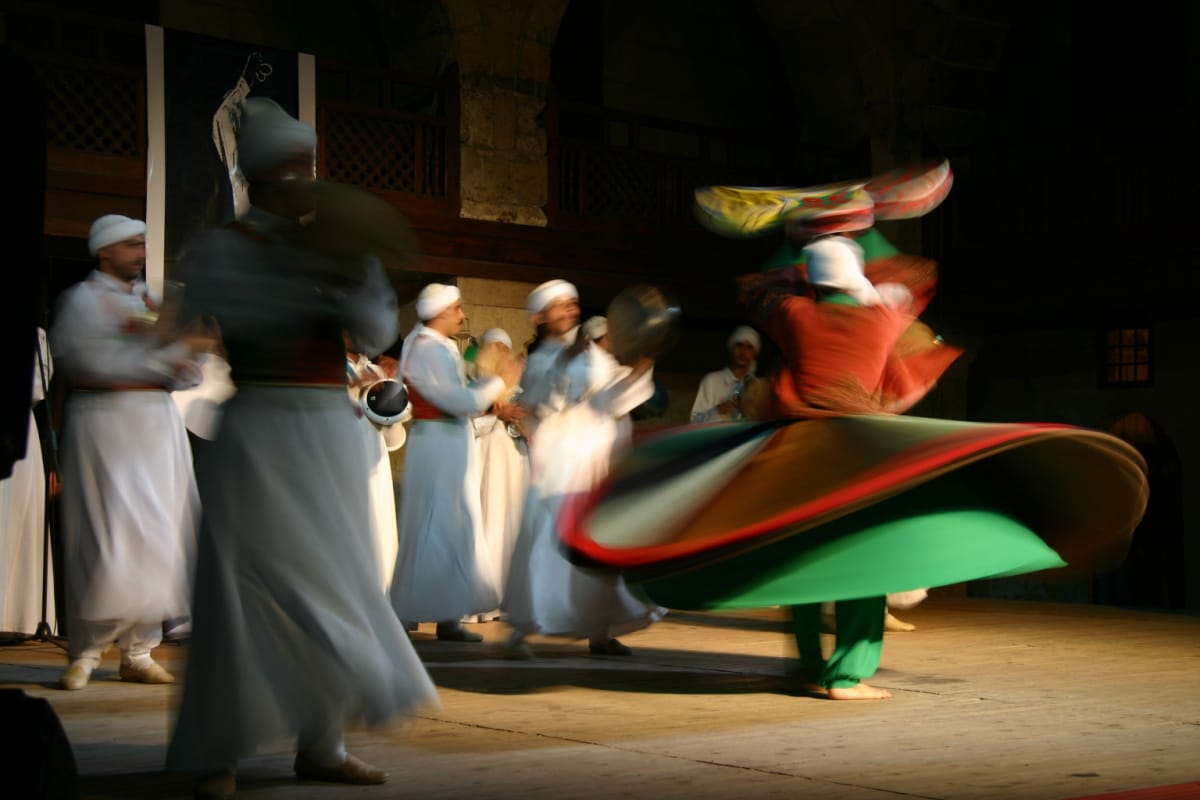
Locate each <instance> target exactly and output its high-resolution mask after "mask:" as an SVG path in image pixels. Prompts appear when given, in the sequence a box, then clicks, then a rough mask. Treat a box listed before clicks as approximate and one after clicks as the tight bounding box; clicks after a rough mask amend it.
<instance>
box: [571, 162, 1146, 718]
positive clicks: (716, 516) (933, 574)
mask: <svg viewBox="0 0 1200 800" xmlns="http://www.w3.org/2000/svg"><path fill="white" fill-rule="evenodd" d="M932 173H933V179H932V181H931V180H930V174H931V171H928V170H927V171H922V170H916V171H913V176H914V177H912V178H911V182H910V183H908V184H906V183H905V182H904V181H901V182H899V183H898V182H896V181H895V180H893V177H894V176H892V175H889V176H883V177H882V178H881V179H876V180H875V181H870V182H864V183H863V184H860V185H856V186H855V185H852V186H850V187H849V188H846V187H845V186H842V187H832V188H831V187H824V188H818V189H816V190H811V191H808V192H806V191H805V190H782V191H777V192H772V191H771V190H745V193H746V196H749V195H750V194H751V193H753V192H754V191H761V192H762V194H764V195H765V196H766V200H763V201H762V202H758V204H757V205H755V202H749V201H747V202H745V203H744V204H743V205H742V206H740V207H739V206H736V204H735V206H734V210H735V211H736V213H734V214H730V215H726V216H724V217H722V216H721V215H720V214H718V215H717V216H716V217H711V219H717V220H718V221H719V224H713V226H712V227H714V228H715V229H719V230H722V231H726V232H727V231H729V230H739V231H750V232H752V233H754V232H760V231H761V230H763V229H764V228H771V227H774V228H776V229H778V228H782V227H784V226H788V227H791V228H793V229H794V230H793V231H789V233H792V232H795V233H798V234H800V235H803V236H805V238H806V239H811V240H812V241H810V243H809V244H807V245H806V246H805V247H804V248H803V256H804V259H803V262H804V263H798V264H791V265H788V266H787V267H786V268H785V269H782V270H778V271H774V272H772V273H768V274H760V275H754V276H747V277H745V278H744V279H743V280H742V281H741V282H740V283H741V289H742V296H743V300H744V301H745V302H746V304H747V306H748V308H749V309H750V312H751V319H752V321H754V322H755V323H756V324H757V326H758V327H759V328H760V329H761V330H763V331H766V332H767V333H768V335H770V336H771V337H772V339H774V340H775V342H776V344H777V345H779V347H780V350H781V351H782V355H783V362H784V363H783V365H782V367H781V368H779V369H778V370H776V371H775V372H774V373H773V374H772V376H771V386H772V388H773V397H772V398H770V399H769V401H768V402H767V403H766V404H765V405H766V406H767V407H768V408H769V409H772V410H770V411H768V412H767V414H768V417H769V418H772V419H774V421H767V422H751V423H730V424H728V425H724V426H694V427H691V428H686V429H682V430H680V431H678V432H673V433H667V434H663V435H660V436H657V437H653V438H650V439H647V440H646V441H645V443H644V444H641V445H639V446H638V447H637V448H635V449H634V450H633V452H632V453H631V454H630V455H629V457H627V458H626V459H624V460H623V461H622V462H621V463H620V464H619V465H617V466H616V467H615V468H614V470H613V473H612V474H611V475H610V477H609V479H608V480H606V481H605V482H604V483H603V484H601V485H600V486H599V487H597V489H596V490H595V491H593V492H592V493H591V494H590V495H587V496H583V497H578V498H573V499H572V501H571V502H569V503H568V504H567V506H566V507H565V508H564V509H563V513H562V516H561V517H560V530H561V533H562V535H563V538H564V541H565V542H566V543H567V545H568V546H569V548H570V550H571V554H572V558H573V559H575V560H576V561H577V562H579V563H586V564H591V565H593V566H604V567H608V568H610V569H614V570H618V569H619V570H622V571H623V574H624V575H625V577H626V580H627V581H629V582H630V583H631V584H635V585H636V586H637V587H638V589H639V590H640V591H641V592H642V593H643V594H644V595H645V596H647V597H650V598H652V599H653V600H655V601H657V602H659V603H662V604H663V605H667V606H669V607H671V608H739V607H741V608H746V607H765V606H774V605H786V606H791V607H792V608H793V616H794V619H795V621H796V640H797V645H798V649H799V651H800V656H801V664H800V672H801V676H802V680H803V681H804V682H805V685H806V687H807V686H808V685H809V684H810V683H811V684H814V685H813V686H812V688H813V689H816V690H820V691H823V692H826V693H827V694H826V696H828V697H830V698H833V699H876V698H884V697H887V696H889V693H888V692H887V691H886V690H885V689H877V688H875V687H871V686H868V685H867V684H865V683H863V680H864V679H865V678H868V677H870V675H871V674H872V673H873V672H874V670H875V668H876V667H877V665H878V662H879V654H880V644H881V640H882V628H883V623H884V608H885V606H884V604H885V596H886V595H887V594H888V593H893V592H907V591H912V590H916V589H922V588H925V587H935V586H942V585H948V584H953V583H960V582H963V581H967V580H973V579H979V578H986V577H991V576H1000V575H1015V574H1022V573H1028V572H1035V571H1039V570H1043V569H1049V568H1056V567H1063V566H1065V565H1066V564H1070V565H1072V566H1081V567H1084V568H1089V567H1094V566H1096V565H1098V564H1103V563H1105V562H1106V561H1107V562H1112V561H1115V560H1117V559H1119V558H1120V557H1121V555H1123V552H1124V550H1125V548H1126V547H1127V546H1128V539H1129V535H1130V532H1131V531H1132V530H1133V528H1134V526H1135V525H1136V523H1137V521H1138V519H1139V518H1140V517H1141V515H1142V513H1143V511H1144V508H1145V502H1146V496H1147V486H1146V478H1145V472H1144V469H1145V465H1144V462H1143V461H1142V459H1141V458H1140V457H1139V456H1138V454H1137V452H1136V451H1135V450H1133V448H1131V447H1129V446H1128V445H1126V444H1125V443H1124V442H1122V441H1120V440H1118V439H1116V438H1115V437H1112V436H1109V435H1107V434H1103V433H1100V432H1098V431H1090V430H1085V429H1080V428H1075V427H1070V426H1065V425H1050V424H1043V425H1013V424H1006V425H1001V424H984V423H967V422H956V421H948V420H934V419H922V418H916V417H906V416H898V414H899V413H900V412H903V411H906V410H907V409H908V408H910V407H911V406H912V405H913V404H914V403H916V402H917V401H918V400H919V399H920V397H921V396H923V395H924V393H925V392H926V391H928V389H929V388H930V387H931V386H932V384H933V381H934V380H936V378H937V377H938V376H939V375H940V374H941V372H942V370H943V369H945V367H946V366H947V365H948V364H949V363H950V362H951V361H952V360H953V358H954V356H955V355H956V351H955V350H953V349H951V348H949V347H947V346H946V345H944V344H943V343H941V340H940V338H939V337H936V336H935V335H934V334H933V333H932V331H931V330H930V329H929V328H928V327H927V326H925V325H924V324H922V323H920V322H919V321H917V315H918V314H919V313H920V311H921V310H922V309H923V308H924V304H925V302H927V300H928V298H929V297H930V296H931V294H932V290H933V286H934V285H935V276H934V273H933V265H932V262H928V261H927V260H924V259H917V258H913V257H910V256H898V257H894V258H891V259H887V260H886V261H885V262H884V263H881V264H879V265H878V267H879V269H878V270H877V271H876V274H879V275H885V274H886V275H888V277H889V279H890V282H898V283H902V284H903V286H902V287H900V286H894V285H893V286H884V285H882V283H883V280H882V279H877V281H878V282H879V284H880V285H876V284H873V283H872V282H871V281H870V280H868V279H867V277H865V275H864V265H863V257H862V253H861V251H860V250H859V246H858V244H857V242H856V241H854V240H853V239H851V238H849V237H846V236H840V235H838V234H845V233H852V232H855V231H860V230H863V229H864V227H865V226H866V225H870V224H871V222H870V220H871V219H872V218H873V217H874V216H879V215H881V212H882V214H891V213H901V212H896V209H909V210H912V209H916V210H917V211H919V212H920V213H924V211H927V210H928V204H926V203H924V202H923V200H922V199H923V198H929V197H935V198H937V197H939V195H940V196H942V197H944V195H945V189H947V188H948V182H949V173H948V168H944V165H935V167H934V168H933V169H932ZM900 174H903V173H900ZM938 175H940V176H941V177H940V178H939V177H938ZM872 184H874V185H875V187H877V188H879V187H882V188H880V191H879V196H878V198H876V197H874V196H873V195H872V194H871V193H870V192H867V191H866V190H865V189H864V188H863V187H865V186H871V185H872ZM906 186H907V187H908V188H907V189H906ZM739 192H743V190H733V189H730V190H723V191H721V192H717V191H712V192H701V193H698V196H699V203H700V205H701V207H702V214H701V216H702V218H709V217H708V215H709V214H710V212H711V211H712V209H713V208H714V207H715V206H714V205H713V204H712V203H709V202H708V201H709V200H711V199H712V198H713V197H724V198H728V197H735V198H738V197H740V198H741V199H742V200H744V199H745V197H744V196H742V195H739ZM760 199H761V198H760ZM877 200H878V202H876V201H877ZM756 202H757V201H756ZM781 209H782V211H781ZM764 219H765V220H768V223H767V224H765V225H764V224H761V223H762V220H764ZM730 220H733V222H730ZM867 272H868V273H870V272H871V270H870V268H869V265H868V269H867ZM747 487H753V488H752V489H751V490H748V489H747ZM826 600H834V601H837V606H836V607H837V611H838V616H837V634H838V638H837V644H836V646H835V649H834V652H833V654H832V656H831V657H830V658H829V659H828V660H825V659H823V658H822V657H821V651H820V647H819V645H820V642H819V639H818V634H819V631H820V627H821V619H820V603H821V601H826Z"/></svg>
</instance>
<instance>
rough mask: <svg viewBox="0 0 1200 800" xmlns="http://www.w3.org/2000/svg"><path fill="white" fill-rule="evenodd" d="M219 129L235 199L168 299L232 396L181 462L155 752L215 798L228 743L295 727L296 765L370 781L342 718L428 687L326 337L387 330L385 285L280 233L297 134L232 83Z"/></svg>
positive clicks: (332, 344) (225, 794)
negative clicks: (179, 655) (230, 113)
mask: <svg viewBox="0 0 1200 800" xmlns="http://www.w3.org/2000/svg"><path fill="white" fill-rule="evenodd" d="M238 136H239V139H238V152H239V157H240V160H241V167H242V170H243V172H244V173H245V174H246V176H247V178H248V179H249V180H250V200H251V207H250V210H249V211H248V212H247V214H246V216H245V217H244V218H243V220H242V221H241V222H239V223H234V224H233V225H230V226H227V227H225V228H221V229H216V230H212V231H209V232H208V233H206V234H205V235H204V236H203V237H201V239H200V240H199V241H197V242H194V243H193V244H192V246H191V247H190V248H189V250H188V252H187V253H185V256H184V262H183V268H184V275H185V278H186V279H187V290H186V295H185V304H184V305H185V310H186V311H187V312H188V313H189V314H195V315H197V316H211V317H212V318H213V319H214V320H215V321H216V323H217V324H218V326H219V329H220V331H221V335H222V338H223V343H224V349H225V352H226V354H227V356H228V360H229V366H230V373H231V378H232V380H233V382H234V384H235V385H236V387H237V393H236V394H235V395H233V397H232V398H230V399H229V400H227V401H226V402H225V403H224V404H223V406H222V412H221V417H220V422H219V428H218V430H217V434H216V438H215V439H214V440H213V442H212V443H211V447H209V448H206V450H205V451H204V454H203V458H202V459H201V462H200V465H199V467H198V476H197V477H198V482H199V486H200V494H201V498H202V500H203V502H204V513H203V518H202V523H201V528H200V537H199V541H198V548H197V551H198V552H197V564H196V576H195V594H194V601H193V623H192V637H191V641H190V643H189V646H188V661H187V675H186V680H185V682H184V690H183V696H182V699H181V701H180V704H179V714H178V718H177V719H176V721H175V726H174V732H173V734H172V736H171V742H170V746H169V748H168V751H167V768H168V769H172V770H180V771H193V772H198V773H200V776H199V781H198V783H197V785H196V789H195V793H196V796H197V797H208V798H231V797H233V796H234V794H235V792H236V779H235V770H236V768H237V764H238V762H239V760H240V759H242V758H244V757H246V756H249V755H251V754H253V753H255V752H256V751H258V750H259V749H260V748H262V747H264V746H265V745H268V744H270V743H274V742H276V741H278V740H279V739H282V738H284V737H295V739H296V750H297V752H296V758H295V761H294V762H293V769H294V771H295V773H296V776H297V777H298V778H300V779H303V780H318V781H329V782H336V783H349V784H378V783H383V782H384V781H385V780H386V779H387V773H386V772H384V771H383V770H381V769H378V768H376V767H373V766H371V765H370V764H366V763H364V762H363V761H361V760H360V759H358V758H356V757H354V756H353V755H351V754H349V753H347V752H346V747H345V743H344V740H343V728H344V727H345V726H346V725H347V724H351V723H359V722H361V723H366V724H368V725H379V724H382V723H385V722H388V721H389V720H392V719H393V718H395V717H396V716H397V715H399V714H401V713H403V712H406V711H410V710H412V709H414V708H415V707H417V706H419V705H422V704H427V703H434V702H436V697H437V696H436V691H435V689H434V687H433V684H432V682H431V681H430V679H429V675H428V673H427V672H426V671H425V669H424V667H423V665H422V664H421V662H420V659H418V658H417V655H416V652H415V651H414V650H413V647H412V643H411V642H410V641H409V639H408V635H407V634H406V633H405V632H404V629H403V628H402V627H401V625H400V623H399V621H398V620H397V619H396V616H395V614H393V613H392V609H391V607H390V606H389V605H388V601H387V597H386V595H384V593H383V592H382V591H380V587H379V571H378V568H377V566H376V564H375V559H374V554H373V549H372V545H371V541H370V534H369V530H370V521H369V516H368V505H369V499H368V494H367V466H368V465H367V460H366V458H364V457H363V454H362V452H361V449H360V448H357V447H355V445H356V444H357V443H359V442H361V441H362V436H361V434H362V427H361V425H362V423H361V420H359V419H356V418H355V415H354V413H353V410H352V408H351V407H350V404H349V403H348V401H347V397H346V368H345V364H346V357H345V345H344V342H343V339H342V335H343V332H346V333H349V335H350V337H351V339H352V341H353V344H354V349H355V350H356V351H357V352H365V353H377V352H380V351H382V350H383V349H384V348H386V347H387V346H388V345H389V344H391V343H392V342H393V341H395V339H396V334H397V331H398V308H397V305H396V298H395V293H394V291H393V290H392V287H391V286H390V285H389V283H388V281H387V277H386V275H385V274H384V272H383V268H382V265H381V264H380V262H379V260H378V259H375V258H365V259H361V260H360V259H354V260H353V261H346V262H343V261H338V262H337V263H334V262H333V261H330V260H328V259H326V258H324V257H322V256H321V255H319V254H318V253H316V252H315V251H313V250H312V249H309V248H302V247H300V246H298V245H297V244H296V243H295V242H296V238H297V237H298V236H299V235H300V233H301V230H300V228H301V226H300V224H299V220H300V219H301V217H304V216H307V212H308V211H309V210H310V209H311V204H309V203H307V202H306V198H307V197H308V194H307V193H306V192H305V191H304V186H305V184H306V183H307V182H310V181H312V179H313V176H314V170H313V166H314V149H315V145H316V131H314V130H313V129H312V127H311V126H309V125H306V124H304V123H301V122H299V121H298V120H296V119H294V118H292V117H291V116H289V115H288V114H287V113H286V112H285V111H284V110H283V109H282V108H280V107H279V105H278V104H276V103H274V102H273V101H271V100H267V99H263V98H250V99H248V100H247V101H246V108H245V111H244V114H243V117H242V128H241V129H240V131H239V134H238ZM318 220H319V218H318ZM316 224H318V225H319V224H320V222H319V221H318V222H317V223H316ZM326 235H327V237H329V238H331V239H336V240H337V241H339V242H340V241H345V240H348V239H349V238H350V237H352V235H353V234H352V232H349V231H343V230H341V229H337V230H331V231H326Z"/></svg>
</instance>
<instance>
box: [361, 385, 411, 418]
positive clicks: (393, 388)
mask: <svg viewBox="0 0 1200 800" xmlns="http://www.w3.org/2000/svg"><path fill="white" fill-rule="evenodd" d="M358 403H359V406H360V407H361V408H362V411H363V414H364V415H365V416H366V417H367V419H369V420H371V422H374V423H375V424H376V425H385V426H386V425H395V424H396V423H397V422H408V421H409V420H410V419H412V402H411V401H410V400H409V399H408V389H407V388H406V387H405V386H404V384H403V383H401V382H400V381H398V380H395V379H394V378H384V379H383V380H379V381H375V383H372V384H370V385H369V386H367V387H366V388H364V389H363V390H362V391H361V392H360V393H359V395H358Z"/></svg>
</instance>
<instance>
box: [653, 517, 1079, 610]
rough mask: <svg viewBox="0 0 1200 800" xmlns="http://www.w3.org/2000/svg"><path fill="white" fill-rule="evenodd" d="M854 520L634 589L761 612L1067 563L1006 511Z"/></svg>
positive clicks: (656, 598)
mask: <svg viewBox="0 0 1200 800" xmlns="http://www.w3.org/2000/svg"><path fill="white" fill-rule="evenodd" d="M856 519H857V515H851V516H850V517H849V518H847V519H844V520H838V521H837V522H834V523H831V524H830V525H827V526H824V527H823V528H822V529H821V530H820V533H818V532H817V531H811V532H809V533H807V534H804V535H801V536H794V537H789V538H787V539H784V540H782V541H777V542H774V543H772V544H769V545H766V546H764V547H760V548H755V549H751V550H748V551H742V552H739V553H735V554H732V555H730V556H728V557H727V558H721V559H717V560H714V561H710V562H708V563H707V564H706V565H704V566H702V567H700V568H697V569H693V570H691V571H687V572H682V573H677V574H674V575H671V576H667V577H662V578H657V579H650V580H648V581H646V582H643V583H636V582H635V583H633V585H634V586H635V587H636V589H637V590H639V591H640V592H641V593H642V594H643V595H645V596H646V597H647V598H648V599H650V600H652V601H653V602H655V603H658V604H659V605H663V606H666V607H668V608H679V609H689V608H690V609H703V608H762V607H766V606H776V605H798V604H802V603H818V602H823V601H827V600H841V599H852V598H858V597H873V596H877V595H882V594H886V593H888V592H898V591H905V590H908V589H918V588H932V587H935V586H946V585H949V584H954V583H960V582H963V581H967V580H975V579H979V578H988V577H1002V576H1006V575H1019V574H1023V573H1026V572H1035V571H1038V570H1042V569H1050V568H1054V567H1062V566H1065V562H1063V560H1062V559H1061V558H1059V556H1058V554H1057V553H1055V552H1054V550H1052V549H1051V548H1050V547H1048V546H1047V545H1046V544H1045V542H1043V541H1042V539H1041V538H1040V537H1039V536H1038V535H1037V534H1035V533H1033V532H1032V531H1031V530H1029V529H1028V528H1027V527H1025V526H1024V525H1022V524H1021V523H1019V522H1017V521H1016V520H1014V519H1012V518H1011V517H1009V516H1008V515H1006V514H1003V513H1001V512H998V511H992V510H987V509H941V510H933V511H929V512H925V513H913V514H912V515H910V516H906V517H903V518H900V519H895V518H893V519H888V520H884V521H880V522H877V523H875V524H870V525H865V526H863V527H861V528H859V529H858V530H853V528H854V527H857V526H858V523H856V522H855V521H854V520H856ZM847 528H850V530H847ZM631 580H633V581H636V579H635V578H631Z"/></svg>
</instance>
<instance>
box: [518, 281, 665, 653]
mask: <svg viewBox="0 0 1200 800" xmlns="http://www.w3.org/2000/svg"><path fill="white" fill-rule="evenodd" d="M527 309H528V311H529V313H530V316H531V317H532V319H533V322H534V323H535V324H537V325H544V326H545V331H546V339H545V340H544V341H543V342H542V343H541V344H540V345H539V347H538V348H537V350H536V351H534V353H533V354H531V355H530V357H529V364H528V366H527V368H526V371H525V379H524V381H523V383H522V389H523V392H522V394H521V395H520V401H521V402H522V403H523V404H524V405H525V407H526V408H527V409H528V411H529V413H530V416H531V417H532V418H533V419H534V420H535V424H536V427H535V432H534V434H533V440H532V441H533V444H532V448H531V452H530V482H531V486H530V490H529V494H528V495H527V497H526V500H525V510H524V514H523V517H522V520H521V533H520V537H519V538H518V540H517V546H516V551H515V553H514V554H513V559H512V566H511V569H510V572H509V576H508V582H507V584H506V585H505V592H504V604H503V610H504V614H505V618H506V619H507V621H508V623H509V624H510V625H511V626H512V627H513V635H512V637H511V638H510V640H509V645H510V647H512V648H513V649H514V651H515V654H517V655H522V656H528V655H529V651H528V649H527V647H526V646H525V645H524V644H523V641H522V640H523V639H524V638H525V636H526V635H528V634H531V633H541V634H547V635H558V636H569V637H572V638H586V639H587V640H588V649H589V651H590V652H591V653H593V654H596V655H629V654H630V653H631V651H630V649H629V648H628V647H626V646H625V645H624V644H623V643H621V642H620V641H619V640H618V639H617V638H616V637H617V636H620V635H622V634H624V633H628V632H632V631H635V630H638V629H640V628H644V627H646V626H647V625H649V624H651V623H652V622H655V621H656V620H658V619H660V618H661V617H662V615H663V613H665V611H664V609H662V608H659V607H657V606H655V605H652V604H647V603H645V602H643V601H641V600H639V599H638V598H636V597H634V596H633V594H632V593H631V592H630V591H629V589H628V588H627V587H626V586H625V584H624V582H623V581H622V579H621V577H620V576H619V575H616V574H614V573H611V572H594V571H589V570H583V569H580V568H579V567H576V566H575V565H573V564H571V563H570V562H569V561H568V560H567V559H566V557H565V556H564V555H563V552H562V547H561V544H560V542H559V537H558V530H557V518H558V511H559V507H560V506H561V505H562V503H563V501H564V499H565V498H566V497H568V496H570V495H573V494H577V493H583V492H587V491H588V490H590V489H591V488H592V487H593V486H595V485H596V484H597V483H599V481H600V480H602V479H603V478H604V476H605V475H607V473H608V469H609V463H610V460H611V459H612V456H613V453H614V450H618V451H619V450H620V449H623V448H624V447H627V446H628V433H626V435H625V436H622V435H621V430H622V428H623V426H622V425H621V422H620V421H621V420H622V419H625V418H627V417H628V414H629V412H630V411H631V410H633V409H634V408H636V407H637V406H638V405H640V404H641V403H644V402H645V401H646V400H647V399H649V397H650V396H651V395H652V394H653V392H654V384H653V380H652V372H651V370H652V367H653V362H652V361H651V360H650V359H648V358H647V359H642V360H640V361H639V362H637V363H636V364H633V365H632V366H622V365H621V364H619V363H617V361H616V359H615V358H613V356H612V355H611V354H609V353H608V351H606V350H604V349H603V348H600V347H597V346H594V345H593V344H592V343H591V342H589V340H588V338H587V336H586V334H583V333H581V331H580V330H579V327H578V325H579V295H578V292H577V291H576V289H575V287H574V286H573V285H571V284H570V283H568V282H566V281H562V280H554V281H548V282H546V283H543V284H542V285H540V286H538V287H537V288H536V289H534V291H533V292H531V293H530V295H529V299H528V302H527Z"/></svg>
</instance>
